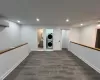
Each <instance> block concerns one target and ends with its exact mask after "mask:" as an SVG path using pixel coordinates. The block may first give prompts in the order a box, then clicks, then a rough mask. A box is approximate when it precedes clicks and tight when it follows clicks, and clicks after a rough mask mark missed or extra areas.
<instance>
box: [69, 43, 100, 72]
mask: <svg viewBox="0 0 100 80" xmlns="http://www.w3.org/2000/svg"><path fill="white" fill-rule="evenodd" d="M69 50H70V51H71V52H72V53H73V54H74V55H76V56H77V57H78V58H80V59H81V60H83V61H84V62H85V63H87V64H88V65H89V66H91V67H92V68H93V69H95V70H96V71H97V72H99V73H100V51H97V50H94V49H90V48H87V47H84V46H80V45H77V44H74V43H70V48H69Z"/></svg>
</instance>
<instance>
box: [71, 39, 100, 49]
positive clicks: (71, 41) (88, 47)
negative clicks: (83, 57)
mask: <svg viewBox="0 0 100 80" xmlns="http://www.w3.org/2000/svg"><path fill="white" fill-rule="evenodd" d="M70 42H71V43H74V44H77V45H80V46H84V47H87V48H90V49H94V50H97V51H100V49H99V48H93V47H90V46H87V45H83V44H80V43H76V42H73V41H70Z"/></svg>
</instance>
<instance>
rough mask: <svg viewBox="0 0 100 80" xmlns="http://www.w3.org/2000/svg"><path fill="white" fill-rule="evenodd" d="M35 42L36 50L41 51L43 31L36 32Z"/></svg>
mask: <svg viewBox="0 0 100 80" xmlns="http://www.w3.org/2000/svg"><path fill="white" fill-rule="evenodd" d="M37 38H38V39H37V40H38V44H37V46H38V49H40V50H41V49H43V48H44V46H43V29H38V30H37Z"/></svg>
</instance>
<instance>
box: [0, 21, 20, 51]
mask: <svg viewBox="0 0 100 80" xmlns="http://www.w3.org/2000/svg"><path fill="white" fill-rule="evenodd" d="M8 23H9V27H1V26H0V50H4V49H7V48H10V47H14V46H17V45H19V44H21V33H20V25H18V24H16V23H13V22H10V21H8Z"/></svg>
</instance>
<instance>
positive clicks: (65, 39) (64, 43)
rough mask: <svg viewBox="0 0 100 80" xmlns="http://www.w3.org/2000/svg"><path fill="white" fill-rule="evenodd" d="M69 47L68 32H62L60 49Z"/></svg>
mask: <svg viewBox="0 0 100 80" xmlns="http://www.w3.org/2000/svg"><path fill="white" fill-rule="evenodd" d="M68 47H69V30H62V49H66V48H67V49H68Z"/></svg>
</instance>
